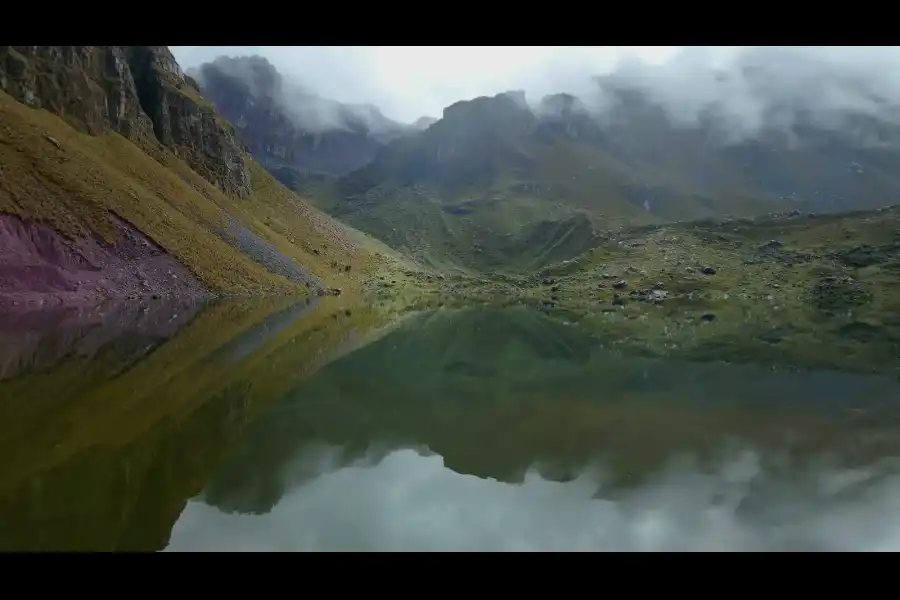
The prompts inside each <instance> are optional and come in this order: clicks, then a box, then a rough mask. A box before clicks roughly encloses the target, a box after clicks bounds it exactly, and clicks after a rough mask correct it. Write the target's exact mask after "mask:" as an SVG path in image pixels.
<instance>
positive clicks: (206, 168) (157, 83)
mask: <svg viewBox="0 0 900 600" xmlns="http://www.w3.org/2000/svg"><path fill="white" fill-rule="evenodd" d="M0 89H2V90H3V91H5V92H6V93H8V94H10V95H11V96H13V97H14V98H16V99H17V100H19V101H20V102H23V103H25V104H27V105H28V106H32V107H34V108H44V109H47V110H49V111H51V112H53V113H56V114H58V115H59V116H61V117H62V118H64V119H66V120H67V121H68V122H70V123H71V124H73V125H74V126H76V127H77V128H79V129H81V130H82V131H86V132H88V133H91V134H94V135H96V134H100V133H103V132H106V131H115V132H116V133H119V134H121V135H123V136H125V137H127V138H129V139H131V140H132V141H134V142H136V143H138V144H139V145H141V146H142V147H144V148H145V149H147V150H152V148H151V147H152V146H157V147H159V146H160V145H161V146H162V147H163V148H165V149H167V150H169V151H171V152H173V153H174V154H176V155H177V156H179V157H181V158H182V159H184V160H185V162H187V163H188V165H190V167H191V168H192V169H194V170H195V171H197V172H198V173H199V174H200V175H202V176H203V177H204V178H206V179H207V180H208V181H209V182H211V183H213V184H214V185H216V186H217V187H218V188H220V189H221V190H223V191H224V192H226V193H228V194H232V195H235V196H238V197H245V196H247V195H248V194H249V193H250V175H249V170H248V167H247V164H246V159H245V153H244V148H243V145H242V144H241V142H240V141H239V140H238V138H237V137H236V136H235V134H234V132H233V130H232V128H231V126H230V125H229V124H228V123H226V122H224V121H222V120H221V119H219V118H217V117H216V114H215V111H214V110H213V109H212V107H211V106H210V105H209V104H208V103H206V101H204V100H203V98H201V97H200V94H199V91H198V89H197V86H196V82H195V81H193V80H191V79H190V78H186V77H185V76H184V74H183V73H182V71H181V68H180V67H179V66H178V63H177V62H176V61H175V58H174V57H173V56H172V54H171V53H170V52H169V50H168V48H167V47H166V46H0ZM150 153H151V154H153V152H150Z"/></svg>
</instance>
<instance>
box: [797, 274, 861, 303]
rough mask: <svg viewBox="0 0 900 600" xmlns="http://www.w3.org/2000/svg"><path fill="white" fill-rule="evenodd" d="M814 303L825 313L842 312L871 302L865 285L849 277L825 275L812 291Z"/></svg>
mask: <svg viewBox="0 0 900 600" xmlns="http://www.w3.org/2000/svg"><path fill="white" fill-rule="evenodd" d="M810 299H811V301H812V303H813V304H814V305H815V306H816V307H817V308H819V309H820V310H823V311H840V310H845V309H848V308H853V307H855V306H861V305H863V304H866V303H867V302H869V301H871V299H872V295H871V294H870V293H869V291H868V290H866V288H865V287H864V286H863V284H862V283H861V282H859V281H857V280H856V279H853V278H852V277H849V276H847V275H825V276H823V277H821V278H820V279H819V280H818V281H817V282H816V284H815V285H814V286H813V287H812V290H811V291H810Z"/></svg>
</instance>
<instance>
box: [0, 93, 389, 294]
mask: <svg viewBox="0 0 900 600" xmlns="http://www.w3.org/2000/svg"><path fill="white" fill-rule="evenodd" d="M0 134H2V135H0V211H3V212H9V213H14V214H17V215H21V216H23V217H29V218H34V219H39V220H41V221H44V222H46V223H48V224H50V225H51V226H53V227H55V228H56V229H58V230H60V231H61V232H62V233H63V234H65V235H68V236H77V235H85V234H87V233H96V234H98V235H100V236H101V237H103V238H105V239H107V240H109V239H110V238H111V237H112V236H113V235H114V234H113V231H114V230H113V228H112V226H111V222H110V220H109V214H110V213H111V212H112V213H115V214H117V215H119V216H120V217H122V218H124V219H126V220H127V221H129V222H131V223H133V224H134V225H135V226H137V227H138V228H139V229H141V230H142V231H143V232H145V233H146V234H147V235H149V236H150V237H152V238H153V239H154V240H155V241H156V242H157V243H159V244H160V245H161V246H162V247H163V248H165V249H166V250H167V251H168V252H170V253H171V254H172V255H174V256H175V257H176V258H177V259H178V260H179V261H181V262H182V263H183V264H184V265H186V266H187V267H188V268H189V269H190V270H191V271H192V272H193V273H194V274H195V275H196V276H197V277H198V278H199V279H200V280H201V281H202V282H203V283H204V284H205V285H206V286H207V287H208V288H209V289H210V290H211V291H213V292H215V293H222V294H260V293H265V294H286V293H299V292H301V291H302V290H301V289H298V286H297V285H296V284H294V283H293V282H291V281H288V280H287V279H285V278H284V277H282V276H280V275H276V274H273V273H271V272H269V271H268V270H267V269H266V268H265V267H263V266H262V265H260V264H258V263H256V262H254V261H253V260H251V259H250V258H249V257H248V256H246V255H244V254H243V253H242V252H240V251H239V250H237V249H236V248H234V247H232V246H231V245H230V244H228V243H227V242H225V241H223V240H222V239H221V238H220V237H219V236H218V235H217V234H216V231H218V230H220V229H222V228H223V227H224V226H225V223H226V221H227V219H228V218H230V217H236V218H238V219H240V220H241V221H242V222H243V223H244V224H245V225H247V226H248V227H250V228H251V229H253V230H254V231H255V232H256V233H257V234H259V235H260V236H261V237H262V238H264V239H265V240H266V241H268V242H270V243H271V244H273V245H274V246H275V247H276V248H277V249H278V250H280V251H281V252H282V253H284V254H285V255H287V256H289V257H290V258H292V259H293V260H295V261H296V262H297V263H298V264H299V265H300V266H302V267H304V268H306V269H308V270H310V271H312V272H313V273H315V274H316V275H317V276H319V277H320V278H321V279H323V280H324V281H325V282H326V283H327V284H328V285H329V286H331V287H341V288H343V289H344V290H346V291H348V292H350V293H352V292H353V291H354V290H357V289H359V288H360V286H361V279H362V278H364V277H365V275H366V274H367V273H369V272H371V271H373V270H374V269H377V268H378V266H379V261H378V260H377V259H376V258H375V257H374V256H373V253H372V251H370V250H369V249H368V248H367V247H366V246H365V244H364V243H360V241H363V242H364V241H365V240H364V238H363V237H362V236H360V235H357V236H356V237H355V241H350V238H349V236H347V235H346V228H345V227H343V226H340V225H337V224H335V222H334V221H333V220H332V219H331V218H329V217H327V216H326V215H324V214H323V213H321V212H320V211H318V210H316V209H315V208H313V207H311V206H310V205H309V204H308V203H306V202H305V201H303V200H302V199H300V198H298V197H297V196H295V195H294V194H293V193H292V192H290V191H289V190H287V189H286V188H284V187H283V186H281V185H280V184H279V183H278V182H277V181H275V180H274V178H272V177H271V175H269V174H268V173H267V172H266V171H265V170H264V169H263V168H262V167H260V166H259V165H257V164H256V163H251V165H250V169H251V174H252V185H253V193H252V195H251V196H250V197H249V198H244V199H236V198H232V197H230V196H227V195H226V194H223V193H222V192H221V191H219V190H218V189H217V188H216V187H215V186H213V185H212V184H210V183H209V182H207V181H206V180H205V179H203V178H202V177H201V176H200V175H198V174H197V173H196V172H194V171H193V170H191V169H190V168H189V167H188V166H187V164H186V163H184V162H183V161H182V160H180V159H179V158H177V157H176V156H174V155H173V154H171V153H168V152H164V151H162V150H160V151H159V152H157V153H154V154H155V156H150V155H149V154H148V153H146V152H144V151H143V150H142V149H141V148H139V147H138V146H136V145H135V144H133V143H132V142H131V141H129V140H127V139H125V138H123V137H122V136H120V135H118V134H115V133H105V134H101V135H96V136H92V135H89V134H86V133H81V132H79V131H77V130H76V129H74V128H72V127H71V126H70V125H69V124H67V123H66V122H65V121H64V120H62V119H61V118H59V117H57V116H56V115H54V114H52V113H50V112H47V111H45V110H36V109H32V108H29V107H26V106H25V105H23V104H20V103H18V102H16V101H15V100H13V99H12V98H10V97H9V96H8V95H6V94H4V93H2V92H0ZM372 246H373V247H374V246H377V244H375V243H374V242H373V243H372ZM347 266H349V267H350V269H349V270H347Z"/></svg>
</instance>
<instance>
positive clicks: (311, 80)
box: [171, 46, 678, 122]
mask: <svg viewBox="0 0 900 600" xmlns="http://www.w3.org/2000/svg"><path fill="white" fill-rule="evenodd" d="M171 50H172V53H173V54H174V55H175V58H176V59H177V60H178V62H179V64H181V66H182V68H184V69H189V68H191V67H196V66H199V65H200V64H202V63H204V62H208V61H211V60H213V59H215V58H216V57H218V56H221V55H229V56H242V55H252V54H258V55H261V56H265V57H266V58H267V59H269V61H270V62H271V63H272V64H273V65H275V68H277V69H278V70H279V72H281V73H282V74H283V75H285V76H287V77H291V78H293V79H295V80H297V81H299V82H301V83H303V84H304V85H306V86H308V87H309V88H310V89H312V90H314V91H315V92H316V93H318V94H320V95H322V96H325V97H328V98H333V99H335V100H338V101H341V102H345V103H370V104H374V105H376V106H378V107H379V108H380V109H381V110H382V112H383V113H384V114H385V115H386V116H388V117H390V118H392V119H395V120H398V121H401V122H413V121H415V120H416V119H418V118H419V117H422V116H432V117H440V115H441V111H442V110H443V109H444V108H445V107H446V106H449V105H450V104H453V103H454V102H457V101H459V100H467V99H471V98H475V97H477V96H484V95H493V94H497V93H500V92H505V91H507V90H511V89H524V90H526V91H527V92H528V93H529V94H530V95H535V96H542V95H544V94H548V93H556V92H560V91H567V92H572V93H577V92H578V91H579V89H580V88H582V87H584V86H586V85H588V80H587V74H589V73H596V74H600V73H605V72H609V71H610V70H612V69H613V68H615V66H616V65H617V64H618V63H619V61H620V60H622V59H625V58H628V57H631V58H634V57H637V58H640V59H642V60H643V61H644V62H647V63H649V64H662V63H665V61H667V60H668V59H670V58H671V57H672V56H673V55H674V54H676V53H677V51H678V47H677V46H371V47H364V46H344V47H339V46H305V47H297V46H172V47H171Z"/></svg>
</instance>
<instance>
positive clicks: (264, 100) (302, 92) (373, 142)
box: [192, 56, 409, 186]
mask: <svg viewBox="0 0 900 600" xmlns="http://www.w3.org/2000/svg"><path fill="white" fill-rule="evenodd" d="M192 74H193V76H194V77H195V78H196V80H197V82H198V84H199V86H200V90H201V91H202V92H203V94H204V95H205V96H206V97H208V98H209V99H210V100H211V101H212V102H213V104H214V105H215V107H216V109H217V110H218V111H219V112H221V113H222V114H223V115H224V116H225V117H226V118H227V119H228V120H229V121H231V122H232V123H234V124H235V126H236V127H237V130H238V133H239V135H240V136H241V138H242V139H243V140H244V141H245V142H246V143H247V145H248V147H249V149H250V152H251V154H252V155H253V157H254V158H255V159H256V160H258V161H259V162H260V163H261V164H262V165H263V166H265V167H266V168H267V169H269V171H270V172H272V173H273V175H275V176H276V177H277V178H278V179H279V180H280V181H282V182H283V183H285V184H286V185H289V186H294V185H296V184H297V183H298V182H299V181H302V180H303V178H304V177H306V176H315V175H326V176H340V175H345V174H347V173H349V172H351V171H354V170H356V169H359V168H361V167H363V166H365V165H366V164H368V163H369V162H370V161H371V160H372V159H373V158H374V157H375V154H376V152H377V151H378V149H379V148H381V147H382V146H383V145H384V144H386V143H387V142H389V141H390V140H392V139H394V138H396V137H397V136H400V135H403V134H404V133H406V132H407V131H408V130H409V128H408V127H406V126H403V125H401V124H399V123H396V122H394V121H392V120H391V119H388V118H387V117H385V116H384V115H383V114H382V113H381V111H380V110H378V108H376V107H374V106H372V105H348V104H341V103H340V102H337V101H334V100H330V99H327V98H322V97H321V96H318V95H316V94H314V93H312V92H310V91H308V90H306V89H304V88H302V87H299V86H297V85H294V84H292V83H290V82H286V81H285V80H284V78H283V77H282V76H281V74H280V73H278V71H277V70H276V69H275V67H273V66H272V65H271V64H270V63H269V61H267V60H266V59H265V58H263V57H261V56H241V57H226V56H223V57H219V58H218V59H216V60H215V61H213V62H211V63H205V64H203V65H201V66H200V67H199V68H198V69H196V70H195V71H192Z"/></svg>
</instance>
